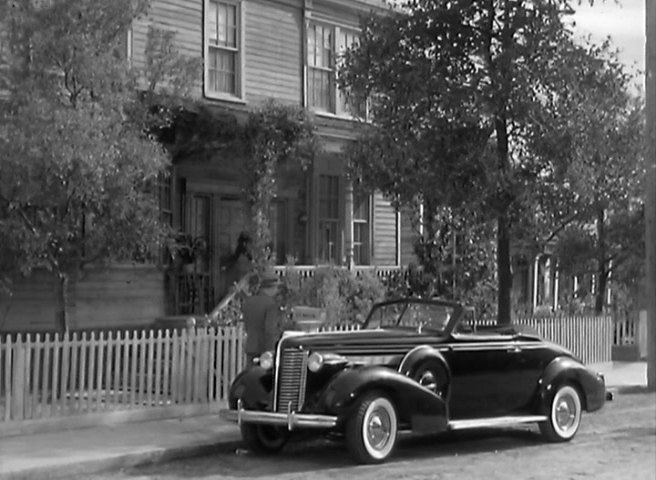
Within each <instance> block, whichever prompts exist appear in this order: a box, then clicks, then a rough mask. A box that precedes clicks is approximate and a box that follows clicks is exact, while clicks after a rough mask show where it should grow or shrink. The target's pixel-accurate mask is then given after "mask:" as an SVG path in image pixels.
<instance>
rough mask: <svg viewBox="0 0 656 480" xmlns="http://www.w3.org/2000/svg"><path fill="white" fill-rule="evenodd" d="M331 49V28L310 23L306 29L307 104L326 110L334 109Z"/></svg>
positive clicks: (332, 49) (333, 77)
mask: <svg viewBox="0 0 656 480" xmlns="http://www.w3.org/2000/svg"><path fill="white" fill-rule="evenodd" d="M333 51H334V47H333V28H332V27H328V26H325V25H319V24H311V25H310V28H309V29H308V89H307V91H308V105H309V106H310V107H313V108H316V109H317V110H323V111H326V112H331V111H333V110H334V101H333V97H334V94H333V91H334V88H335V73H334V70H333V67H334V63H335V62H334V59H333Z"/></svg>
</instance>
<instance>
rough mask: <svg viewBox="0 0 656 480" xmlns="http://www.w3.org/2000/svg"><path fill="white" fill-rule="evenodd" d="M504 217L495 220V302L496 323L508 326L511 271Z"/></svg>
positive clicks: (510, 315)
mask: <svg viewBox="0 0 656 480" xmlns="http://www.w3.org/2000/svg"><path fill="white" fill-rule="evenodd" d="M508 230H509V228H508V219H507V217H506V215H499V217H498V218H497V270H498V275H499V297H498V301H497V308H498V310H497V322H498V323H499V324H500V325H508V324H510V322H511V319H512V314H511V304H510V293H511V289H512V271H511V269H510V235H509V231H508Z"/></svg>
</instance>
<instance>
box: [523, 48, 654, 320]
mask: <svg viewBox="0 0 656 480" xmlns="http://www.w3.org/2000/svg"><path fill="white" fill-rule="evenodd" d="M561 70H562V71H563V80H562V81H563V82H564V83H566V84H567V85H568V88H567V89H565V90H563V93H562V94H560V95H557V96H555V97H553V101H552V108H550V109H549V110H545V111H543V112H542V113H543V114H546V116H545V117H543V118H542V120H541V121H540V122H536V128H535V129H534V130H533V132H532V133H533V135H532V136H530V137H529V138H528V140H527V141H528V142H529V143H530V144H531V146H532V151H533V152H535V154H536V155H541V156H544V157H548V158H551V159H552V161H551V165H552V168H550V169H549V170H547V171H544V172H543V175H542V182H541V184H540V185H539V191H540V195H538V198H539V200H540V202H539V203H538V205H537V206H538V207H539V208H541V209H542V213H543V215H542V216H540V215H535V216H533V217H532V218H534V219H536V218H537V219H542V220H543V222H544V224H543V225H542V226H541V230H542V231H543V232H544V233H543V235H544V236H543V238H541V239H540V240H541V241H542V243H543V244H546V243H549V242H551V241H555V242H556V254H557V257H558V262H559V266H560V269H561V270H562V271H563V272H564V273H566V274H569V275H582V274H592V275H594V276H595V278H596V285H597V288H596V296H595V302H594V303H595V305H594V309H595V311H596V312H597V313H601V312H602V310H603V309H604V307H605V293H606V290H607V289H606V287H607V285H608V281H609V279H610V277H611V275H612V276H613V280H614V283H615V284H616V285H617V286H618V287H620V286H624V287H626V288H633V287H635V278H636V277H635V274H636V273H638V272H639V268H638V272H637V271H636V269H637V267H638V262H636V260H637V259H639V258H640V259H641V258H642V257H643V256H644V253H643V252H644V245H645V244H644V235H643V234H642V232H643V231H644V206H643V201H642V195H641V192H642V189H643V188H644V185H643V184H642V183H643V179H644V176H645V168H644V158H643V152H642V140H641V136H640V135H641V132H642V130H643V125H644V108H643V105H642V104H641V102H640V101H639V100H638V99H636V98H634V97H633V96H632V94H631V81H632V80H633V78H632V76H631V75H630V74H629V73H627V72H626V71H625V68H624V67H623V66H622V64H621V62H620V61H619V60H618V59H617V56H616V54H615V52H613V51H612V49H611V46H610V44H609V43H608V42H605V43H603V44H601V45H584V46H580V47H575V48H573V49H572V51H571V53H570V56H569V58H568V59H567V63H566V64H565V65H563V68H562V69H561ZM538 231H540V227H539V228H538ZM640 276H642V275H640Z"/></svg>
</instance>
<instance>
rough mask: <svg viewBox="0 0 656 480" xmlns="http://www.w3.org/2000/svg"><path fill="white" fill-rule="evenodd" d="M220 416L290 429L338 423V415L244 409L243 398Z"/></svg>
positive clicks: (333, 425)
mask: <svg viewBox="0 0 656 480" xmlns="http://www.w3.org/2000/svg"><path fill="white" fill-rule="evenodd" d="M219 417H220V418H222V419H223V420H228V421H230V422H237V423H238V424H239V425H241V424H242V423H258V424H264V425H279V426H286V427H287V429H288V430H290V431H291V430H294V429H295V428H333V427H335V426H336V425H337V417H335V416H332V415H315V414H310V413H296V412H293V411H291V409H290V410H289V411H288V412H287V413H274V412H263V411H261V410H246V409H244V407H243V405H242V402H241V400H238V401H237V409H236V410H220V411H219Z"/></svg>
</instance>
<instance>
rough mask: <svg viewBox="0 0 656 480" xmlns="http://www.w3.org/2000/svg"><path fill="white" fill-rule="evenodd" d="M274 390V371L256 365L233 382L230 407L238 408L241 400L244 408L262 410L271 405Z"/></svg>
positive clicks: (229, 394) (229, 396) (229, 399)
mask: <svg viewBox="0 0 656 480" xmlns="http://www.w3.org/2000/svg"><path fill="white" fill-rule="evenodd" d="M272 390H273V373H272V371H271V370H266V369H264V368H262V367H260V366H257V365H254V366H252V367H250V368H248V369H246V370H244V371H242V372H241V373H240V374H239V375H237V377H236V378H235V379H234V380H233V382H232V384H231V385H230V392H229V393H228V406H229V408H231V409H235V408H237V400H239V399H241V401H242V403H243V406H244V408H246V409H255V408H257V409H261V408H263V407H264V406H266V405H269V404H270V403H271V400H272Z"/></svg>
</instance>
